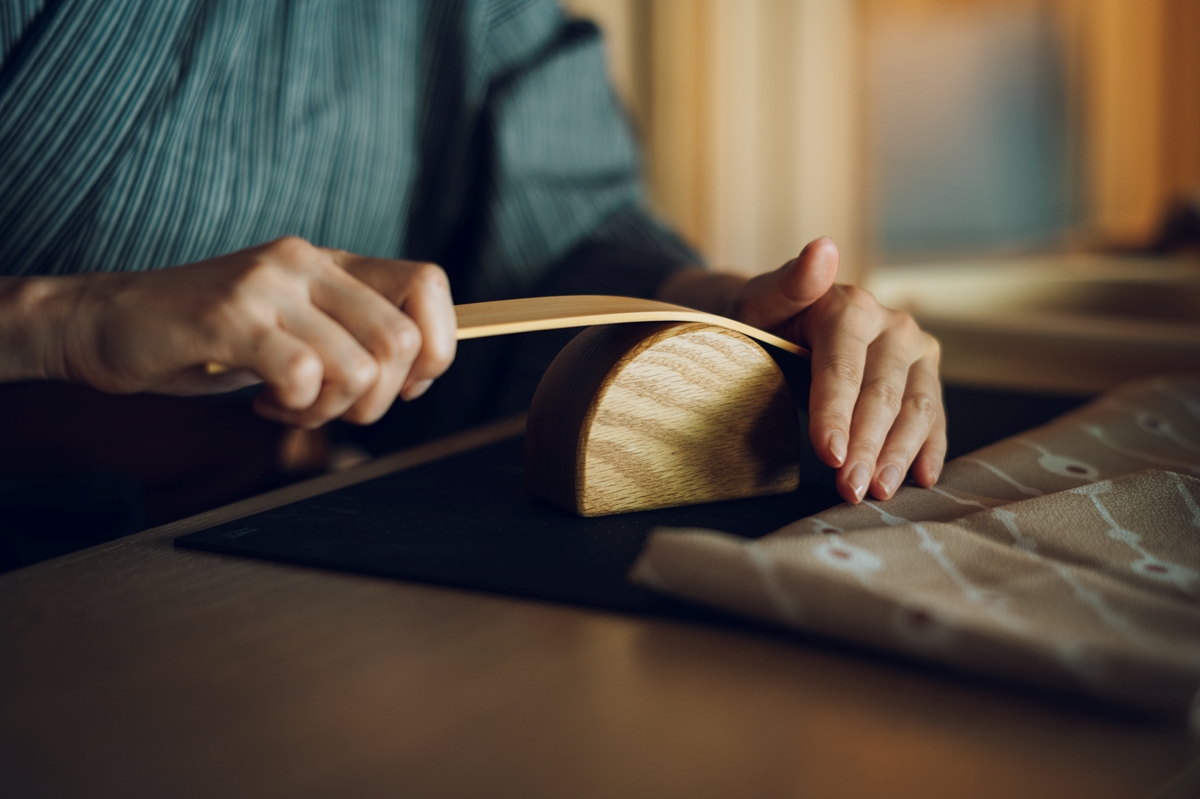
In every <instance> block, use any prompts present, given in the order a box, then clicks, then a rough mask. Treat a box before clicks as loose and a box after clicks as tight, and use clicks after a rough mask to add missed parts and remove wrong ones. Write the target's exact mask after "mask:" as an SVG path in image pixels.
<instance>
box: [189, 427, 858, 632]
mask: <svg viewBox="0 0 1200 799" xmlns="http://www.w3.org/2000/svg"><path fill="white" fill-rule="evenodd" d="M522 444H523V440H522V439H521V438H514V439H510V440H507V441H502V442H499V443H497V444H493V445H491V446H488V447H484V448H481V449H478V450H473V451H471V452H465V453H462V454H460V455H456V456H453V457H450V458H447V459H445V460H441V461H436V462H434V463H429V464H426V465H424V466H418V467H416V468H414V469H409V470H406V471H402V472H396V473H394V474H390V475H385V476H383V477H379V478H376V479H374V480H369V481H367V482H365V483H359V484H357V485H353V486H347V487H346V488H343V489H339V490H337V491H332V492H330V493H328V494H322V495H320V496H316V497H312V498H310V499H306V500H301V501H300V502H296V503H293V504H291V505H286V506H284V507H280V508H275V509H273V510H269V511H265V512H263V513H259V514H256V515H254V516H249V517H246V518H243V519H239V520H238V521H235V522H230V523H228V524H222V525H219V526H217V527H212V528H209V529H207V530H202V531H200V532H197V533H192V534H190V535H186V536H182V537H180V538H178V539H176V544H178V545H179V546H183V547H190V548H194V549H204V550H209V551H213V552H225V553H230V554H235V555H249V556H252V557H260V558H268V559H271V560H280V561H286V562H289V563H300V564H305V565H310V566H321V567H326V568H332V569H341V570H345V571H353V572H361V573H365V574H376V575H383V576H387V577H398V578H401V579H408V580H419V581H422V582H432V583H441V584H446V585H454V586H462V587H467V588H476V589H483V590H487V591H499V592H502V593H509V594H519V595H524V596H532V597H538V598H543V599H552V600H557V601H567V602H574V603H581V604H586V605H592V606H600V607H606V608H613V609H618V610H625V611H634V612H648V613H656V614H668V615H673V616H675V615H688V616H690V615H695V614H696V613H697V612H699V611H695V610H692V609H690V608H687V607H686V606H683V605H681V604H680V603H676V602H674V601H672V600H669V599H666V598H663V597H661V596H658V595H655V594H653V593H651V592H649V591H646V590H644V589H642V588H639V587H637V586H635V585H632V584H630V583H628V582H626V580H625V572H626V571H627V570H628V569H629V567H630V565H632V563H633V561H634V559H635V558H636V557H637V554H638V552H639V550H640V549H641V546H642V542H643V541H644V540H645V538H646V534H647V532H648V531H649V530H650V528H652V527H654V526H655V525H678V526H703V527H713V528H716V529H719V530H725V531H727V532H730V533H734V534H737V535H742V536H752V537H757V536H762V535H765V534H767V533H769V532H771V531H773V530H777V529H778V528H780V527H782V526H783V525H785V524H787V523H788V522H791V521H794V520H796V519H799V518H802V517H804V516H807V515H810V514H812V513H817V512H819V511H821V510H823V509H825V508H828V507H830V506H832V505H835V504H837V503H838V502H839V501H840V500H839V499H838V496H837V494H836V493H835V492H834V491H833V489H832V488H830V487H827V486H818V485H811V486H803V487H802V488H801V489H799V490H797V491H795V492H793V493H791V494H784V495H779V496H774V497H760V498H756V499H747V500H736V501H732V502H718V503H712V504H709V505H696V506H691V507H687V508H674V509H669V510H661V511H647V512H643V513H630V514H624V515H620V516H608V517H603V518H595V519H583V518H580V517H578V516H575V515H574V514H570V513H566V512H565V511H560V510H558V509H557V508H553V507H551V506H549V505H546V504H543V503H541V502H539V501H537V500H534V499H531V498H529V497H527V496H526V494H525V491H524V489H523V487H522V473H521V461H522Z"/></svg>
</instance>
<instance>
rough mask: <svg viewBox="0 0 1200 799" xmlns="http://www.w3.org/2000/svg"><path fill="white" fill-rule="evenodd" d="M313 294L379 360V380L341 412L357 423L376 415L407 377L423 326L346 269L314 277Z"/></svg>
mask: <svg viewBox="0 0 1200 799" xmlns="http://www.w3.org/2000/svg"><path fill="white" fill-rule="evenodd" d="M311 295H312V301H313V304H314V305H315V306H316V307H317V308H318V309H320V310H322V311H324V312H325V313H326V314H328V315H329V317H330V318H332V319H333V320H334V321H335V322H337V323H338V324H340V325H341V326H342V327H343V328H345V329H346V330H347V331H348V332H349V333H350V334H351V335H352V336H353V337H354V338H355V339H356V340H357V341H358V343H359V344H361V345H362V346H363V347H364V348H365V349H366V350H367V352H369V353H370V354H371V357H372V358H374V360H375V363H376V364H378V366H379V375H378V377H377V378H376V380H375V383H374V385H373V386H371V388H370V389H368V390H367V391H366V392H365V393H363V394H362V395H361V396H360V397H358V398H357V399H356V400H355V401H354V402H353V403H352V404H351V405H350V406H349V408H347V410H346V412H345V413H344V414H342V417H343V418H344V419H346V420H347V421H349V422H353V423H355V424H370V423H372V422H375V421H377V420H378V419H379V418H380V417H381V416H383V414H384V413H386V412H387V410H388V408H390V407H391V406H392V403H393V402H395V400H396V395H397V394H399V393H400V388H401V386H402V385H404V383H405V381H406V380H407V379H408V375H409V371H410V370H411V368H412V365H413V361H414V360H415V359H416V357H417V354H418V353H419V352H420V350H421V331H420V330H419V329H418V327H417V325H416V323H415V322H414V321H413V320H412V319H410V318H408V317H407V316H406V315H405V314H404V313H402V312H401V311H400V310H399V309H398V308H397V307H396V306H395V305H393V304H392V303H390V302H388V300H387V299H385V298H384V296H383V295H382V294H380V293H379V292H377V291H375V290H374V289H372V288H370V287H369V286H367V285H366V284H364V283H361V282H359V281H358V280H356V279H355V278H354V277H352V276H351V275H349V274H346V273H345V272H341V271H339V272H337V273H335V274H332V275H330V276H328V277H327V278H326V279H324V280H319V281H315V282H314V283H313V286H312V289H311Z"/></svg>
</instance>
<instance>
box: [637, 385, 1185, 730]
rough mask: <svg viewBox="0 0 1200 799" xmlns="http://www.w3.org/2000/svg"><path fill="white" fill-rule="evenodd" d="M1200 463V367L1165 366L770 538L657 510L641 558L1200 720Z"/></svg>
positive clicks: (744, 596)
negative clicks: (671, 524) (691, 525)
mask: <svg viewBox="0 0 1200 799" xmlns="http://www.w3.org/2000/svg"><path fill="white" fill-rule="evenodd" d="M1198 476H1200V376H1197V377H1174V378H1156V379H1153V380H1149V381H1142V382H1138V383H1132V384H1128V385H1125V386H1122V387H1120V388H1118V389H1116V390H1114V391H1113V392H1111V393H1109V394H1106V395H1104V396H1102V397H1100V398H1099V399H1097V400H1095V401H1094V402H1092V403H1090V404H1088V405H1086V406H1084V407H1083V408H1080V409H1079V410H1076V411H1074V412H1072V413H1069V414H1067V415H1065V416H1062V417H1060V418H1058V419H1056V420H1055V421H1053V422H1051V423H1049V424H1047V425H1045V426H1043V427H1039V428H1037V429H1034V430H1031V431H1029V432H1027V433H1024V434H1022V435H1019V436H1016V437H1013V438H1009V439H1006V440H1004V441H1001V442H999V443H997V444H993V445H991V446H988V447H985V448H983V449H981V450H978V451H976V452H974V453H972V454H970V455H967V456H964V457H962V458H958V459H956V460H954V461H951V462H950V463H948V464H947V465H946V468H945V470H944V472H943V474H942V477H941V479H940V480H939V482H938V484H937V486H936V487H934V488H932V489H923V488H918V487H915V486H905V487H903V488H901V489H900V491H898V492H897V494H896V496H895V497H893V498H892V499H891V500H889V501H887V502H875V501H872V500H867V501H865V502H863V503H862V504H861V505H839V506H838V507H836V508H832V509H830V510H828V511H826V512H824V513H822V514H820V516H811V517H809V518H806V519H801V520H799V521H797V522H794V523H792V524H790V525H788V526H787V527H784V528H783V529H781V530H778V531H777V532H774V533H771V534H770V535H767V536H765V537H763V538H759V539H757V540H748V539H743V538H738V537H735V536H731V535H727V534H725V533H720V532H715V531H710V530H694V529H688V530H683V529H668V528H658V529H656V530H655V531H654V532H653V533H652V534H651V536H650V538H649V539H648V541H647V543H646V546H645V548H644V550H643V551H642V553H641V555H640V556H639V558H638V560H637V562H636V563H635V564H634V565H633V567H632V569H631V571H630V576H631V579H633V580H634V581H635V582H637V583H640V584H642V585H645V586H649V587H652V588H655V589H657V590H660V591H664V592H667V593H670V594H674V595H676V596H679V597H683V598H686V599H690V600H694V601H696V602H701V603H705V604H710V605H716V606H719V607H722V608H726V609H729V610H732V611H736V612H739V613H743V614H746V615H750V616H755V617H757V618H760V619H766V620H770V621H773V622H776V623H779V624H783V625H787V626H789V627H795V628H797V629H801V630H810V631H815V632H819V633H823V634H827V635H831V636H836V637H839V638H847V639H851V640H854V641H858V642H861V643H865V644H869V645H872V646H876V647H881V648H884V649H888V650H894V651H900V652H904V653H908V654H911V655H916V656H918V657H922V658H928V659H930V660H935V661H939V662H942V663H947V664H952V665H954V666H959V667H962V668H965V669H970V670H974V671H979V672H985V673H988V674H994V675H999V676H1002V677H1007V678H1015V679H1018V680H1023V681H1028V682H1033V683H1037V684H1040V685H1044V686H1050V687H1054V688H1063V689H1068V690H1073V691H1083V692H1086V693H1088V694H1091V695H1094V696H1098V697H1102V698H1106V699H1109V700H1114V701H1116V702H1119V703H1122V704H1126V705H1131V706H1134V707H1138V708H1143V709H1148V710H1153V711H1165V712H1168V713H1175V714H1179V715H1186V716H1187V717H1188V719H1189V723H1190V725H1191V727H1192V729H1193V730H1195V731H1197V732H1200V694H1198V689H1200V572H1198V570H1200V479H1197V477H1198Z"/></svg>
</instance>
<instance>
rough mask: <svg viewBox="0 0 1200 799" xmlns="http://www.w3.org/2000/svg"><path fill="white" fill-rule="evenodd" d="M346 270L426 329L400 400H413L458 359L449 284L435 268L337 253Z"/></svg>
mask: <svg viewBox="0 0 1200 799" xmlns="http://www.w3.org/2000/svg"><path fill="white" fill-rule="evenodd" d="M333 255H334V258H335V260H336V261H337V262H338V263H339V264H340V265H342V267H343V268H344V269H346V271H347V272H349V273H350V274H351V275H353V276H354V277H356V278H358V279H359V280H361V281H362V282H363V283H365V284H366V285H368V286H370V287H371V288H373V289H375V290H376V291H378V292H379V293H380V294H382V295H383V296H384V297H385V298H387V299H388V300H389V301H391V302H392V303H394V304H395V305H397V306H398V307H399V308H400V309H401V310H402V311H404V313H406V314H407V315H408V316H409V317H410V318H411V319H412V320H413V321H414V322H416V324H417V327H418V328H419V329H420V331H421V349H420V352H418V354H417V357H416V359H415V360H414V361H413V364H412V368H411V370H410V373H409V377H408V380H407V382H406V384H405V385H404V387H403V388H402V389H401V396H403V397H404V398H405V399H414V398H415V397H416V396H419V394H420V393H421V392H422V391H423V390H424V389H425V388H428V386H429V381H431V380H433V379H434V378H436V377H440V376H441V375H442V374H444V373H445V371H446V369H448V368H449V367H450V364H451V363H453V361H454V356H455V352H456V349H457V344H458V320H457V318H456V317H455V315H454V299H453V297H452V296H451V293H450V281H449V280H448V279H447V277H446V273H445V272H444V271H443V270H442V269H441V267H439V266H437V265H436V264H429V263H417V262H413V261H392V260H387V259H383V258H363V257H361V256H356V255H352V254H350V253H345V252H334V253H333Z"/></svg>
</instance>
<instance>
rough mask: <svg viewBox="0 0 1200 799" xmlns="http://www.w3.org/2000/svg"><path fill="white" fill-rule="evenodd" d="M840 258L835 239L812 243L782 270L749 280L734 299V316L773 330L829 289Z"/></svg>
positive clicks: (750, 323)
mask: <svg viewBox="0 0 1200 799" xmlns="http://www.w3.org/2000/svg"><path fill="white" fill-rule="evenodd" d="M838 260H839V255H838V249H837V245H836V244H834V243H833V239H830V238H819V239H816V240H814V241H811V242H809V243H808V245H807V246H806V247H805V248H804V249H803V250H802V251H801V252H800V255H799V256H797V257H796V258H793V259H792V260H791V261H788V262H787V263H786V264H784V265H783V266H781V267H780V268H779V269H776V270H775V271H774V272H768V273H767V274H765V275H759V276H758V277H756V278H754V279H752V280H750V281H748V282H747V283H746V285H745V286H744V287H743V288H742V290H741V292H740V293H739V296H738V298H737V299H736V300H735V308H734V315H735V316H736V318H738V319H740V320H741V321H743V322H745V323H746V324H749V325H754V326H755V327H759V328H762V329H763V330H774V329H775V328H777V327H778V326H779V325H781V324H783V323H784V322H786V321H788V320H789V319H791V318H792V317H794V316H795V315H796V314H798V313H800V312H801V311H803V310H804V309H805V308H808V307H809V306H810V305H812V304H813V303H814V302H816V301H817V300H818V299H820V298H821V297H822V296H824V294H825V293H826V292H827V291H829V289H830V288H831V287H832V286H833V281H834V278H836V277H837V271H838Z"/></svg>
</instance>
